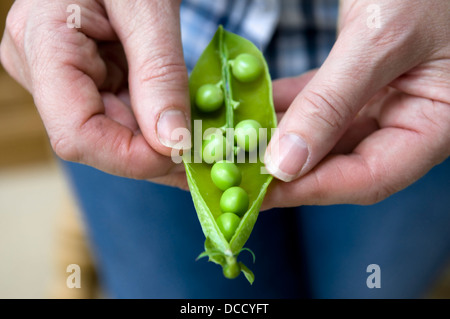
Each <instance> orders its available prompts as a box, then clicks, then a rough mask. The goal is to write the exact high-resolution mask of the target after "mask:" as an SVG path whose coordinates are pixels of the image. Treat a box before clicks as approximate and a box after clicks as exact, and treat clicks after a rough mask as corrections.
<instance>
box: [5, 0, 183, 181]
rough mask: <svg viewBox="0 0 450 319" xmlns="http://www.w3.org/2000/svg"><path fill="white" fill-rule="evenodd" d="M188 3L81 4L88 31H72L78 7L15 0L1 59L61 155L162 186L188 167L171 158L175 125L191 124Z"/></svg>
mask: <svg viewBox="0 0 450 319" xmlns="http://www.w3.org/2000/svg"><path fill="white" fill-rule="evenodd" d="M180 2H181V1H179V0H176V1H172V0H171V1H113V0H104V1H90V0H83V1H78V2H77V3H78V5H79V6H80V8H81V20H80V22H81V25H80V26H81V28H69V27H68V26H67V18H68V17H69V16H70V13H68V12H67V8H68V7H69V5H70V4H72V3H73V1H69V0H62V1H26V0H17V1H15V3H14V5H13V7H12V8H11V11H10V13H9V15H8V18H7V21H6V31H5V34H4V37H3V39H2V43H1V51H0V52H1V61H2V64H3V65H4V67H5V69H6V70H7V71H8V72H9V73H10V74H11V75H12V76H13V77H14V78H15V79H16V80H17V81H18V82H20V83H21V84H22V85H23V86H24V87H25V88H26V89H28V90H29V91H30V93H31V94H32V95H33V97H34V101H35V104H36V107H37V109H38V111H39V113H40V115H41V117H42V120H43V123H44V125H45V127H46V130H47V132H48V135H49V139H50V143H51V145H52V147H53V149H54V151H55V152H56V154H57V155H59V156H60V157H61V158H63V159H65V160H69V161H75V162H80V163H84V164H88V165H91V166H94V167H96V168H98V169H101V170H103V171H106V172H108V173H112V174H116V175H121V176H126V177H131V178H139V179H149V178H154V177H157V180H158V181H159V182H161V181H162V182H164V180H163V179H164V176H167V175H170V173H171V172H174V171H177V170H179V169H180V167H179V166H177V165H175V164H174V163H173V161H172V160H171V158H170V157H169V156H170V154H171V150H172V146H175V144H176V143H178V142H179V141H178V140H173V139H172V137H171V133H172V131H173V129H174V128H177V127H187V125H188V123H189V121H188V116H189V96H188V77H187V71H186V67H185V64H184V59H183V53H182V46H181V35H180V25H179V5H180ZM161 176H163V177H161ZM169 179H170V180H172V179H173V178H172V177H170V178H169ZM181 180H182V179H181ZM172 182H173V181H172ZM169 184H170V182H169Z"/></svg>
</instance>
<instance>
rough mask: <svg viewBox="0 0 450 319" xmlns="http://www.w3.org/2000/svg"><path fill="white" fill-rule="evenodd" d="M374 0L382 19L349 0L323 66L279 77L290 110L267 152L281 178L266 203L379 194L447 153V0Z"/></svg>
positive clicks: (371, 199)
mask: <svg viewBox="0 0 450 319" xmlns="http://www.w3.org/2000/svg"><path fill="white" fill-rule="evenodd" d="M373 3H375V4H377V5H378V8H379V12H380V28H370V27H369V26H368V24H367V22H368V20H367V18H368V16H369V14H368V13H367V6H368V4H367V2H365V1H343V2H342V7H341V12H340V20H339V21H340V25H339V30H340V32H339V36H338V39H337V41H336V43H335V46H334V47H333V49H332V51H331V53H330V55H329V56H328V58H327V59H326V61H325V62H324V64H323V65H322V67H321V68H320V69H318V70H317V71H312V72H309V73H307V74H305V75H303V76H300V77H298V78H292V79H282V80H279V81H276V82H275V83H274V101H275V105H276V108H277V111H279V112H283V111H286V113H285V116H284V117H283V118H282V120H281V122H280V124H279V131H278V133H276V134H275V136H274V137H273V138H272V140H271V142H270V143H269V147H268V149H267V152H266V157H265V162H266V168H267V169H268V171H269V172H271V173H272V174H273V175H274V176H275V177H277V178H278V179H280V180H281V181H278V180H277V181H275V183H273V184H272V187H271V189H270V191H269V193H268V195H267V196H266V199H265V202H264V204H263V208H264V209H267V208H270V207H274V206H278V207H283V206H298V205H313V204H316V205H317V204H318V205H328V204H337V203H353V204H372V203H376V202H378V201H380V200H383V199H385V198H386V197H388V196H390V195H392V194H393V193H395V192H397V191H399V190H401V189H403V188H405V187H407V186H408V185H410V184H412V183H413V182H414V181H416V180H417V179H419V178H420V177H421V176H423V175H424V174H425V173H426V172H427V171H428V170H430V169H431V168H432V167H433V166H434V165H436V164H438V163H440V162H442V161H443V160H445V159H446V158H447V157H448V156H449V155H450V94H449V93H450V71H449V70H450V32H449V29H450V2H449V1H440V0H431V1H430V0H415V1H389V0H380V1H375V2H373ZM276 150H278V155H277V152H276ZM283 181H284V182H283Z"/></svg>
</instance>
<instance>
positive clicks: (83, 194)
mask: <svg viewBox="0 0 450 319" xmlns="http://www.w3.org/2000/svg"><path fill="white" fill-rule="evenodd" d="M63 167H64V168H65V170H66V172H67V176H68V177H69V179H70V181H71V184H72V186H73V190H74V193H75V194H76V197H77V199H78V201H79V204H80V207H81V209H82V212H83V216H84V221H85V223H86V226H87V229H88V237H89V239H90V241H91V244H92V249H93V252H94V256H95V261H96V263H97V267H98V271H99V274H100V281H101V283H102V286H103V289H104V291H105V293H106V295H107V296H108V297H111V298H420V297H423V296H424V293H426V292H427V289H428V288H429V287H430V284H432V283H433V281H434V280H435V279H436V276H437V275H439V272H440V271H441V270H442V269H443V267H444V266H445V265H446V263H447V261H448V259H449V256H450V183H449V178H450V160H447V161H445V162H444V163H442V164H440V165H438V166H436V167H434V168H433V169H432V170H431V171H430V172H429V173H428V174H427V175H426V176H425V177H423V178H422V179H420V180H419V181H417V182H416V183H414V184H413V185H411V186H410V187H408V188H406V189H405V190H402V191H400V192H398V193H396V194H394V195H393V196H391V197H389V198H388V199H386V200H384V201H382V202H380V203H378V204H375V205H371V206H357V205H335V206H302V207H297V208H287V209H272V210H269V211H265V212H262V213H261V214H260V216H259V219H258V221H257V223H256V226H255V228H254V231H253V232H252V234H251V236H250V239H249V241H248V242H247V245H246V247H249V248H250V249H252V251H253V252H254V253H255V255H256V263H255V264H253V263H252V257H251V255H250V254H249V253H246V252H243V253H242V254H241V255H240V257H241V258H242V260H243V261H244V263H245V264H247V265H248V266H249V268H250V269H252V270H253V271H254V273H255V277H256V279H255V282H254V284H253V285H252V286H251V285H249V284H248V282H247V281H246V280H245V278H244V277H243V276H242V275H241V276H239V277H238V278H236V279H234V280H229V279H226V278H224V277H223V275H222V273H221V267H220V266H218V265H215V264H213V263H210V262H207V259H206V258H204V259H200V260H198V261H196V260H195V259H196V257H197V256H198V255H199V254H200V253H201V252H202V251H203V243H204V235H203V233H202V231H201V228H200V223H199V222H198V219H197V216H196V213H195V210H194V207H193V204H192V200H191V197H190V194H189V192H185V191H182V190H179V189H175V188H171V187H167V186H161V185H157V184H153V183H150V182H147V181H138V180H131V179H126V178H121V177H116V176H112V175H108V174H105V173H103V172H100V171H98V170H96V169H94V168H91V167H87V166H84V165H81V164H74V163H68V162H63ZM369 265H376V267H378V268H377V269H376V271H373V270H372V269H371V268H369V269H368V266H369ZM374 276H376V278H375V277H374ZM375 279H376V282H377V283H378V284H379V288H377V287H372V285H370V283H369V284H368V282H372V280H375ZM370 287H372V288H370Z"/></svg>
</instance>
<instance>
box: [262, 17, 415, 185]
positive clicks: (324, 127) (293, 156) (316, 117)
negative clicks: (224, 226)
mask: <svg viewBox="0 0 450 319" xmlns="http://www.w3.org/2000/svg"><path fill="white" fill-rule="evenodd" d="M352 29H353V30H343V31H342V33H341V35H340V36H339V38H338V39H337V41H336V43H335V45H334V47H333V49H332V51H331V52H330V54H329V56H328V58H327V59H326V61H325V62H324V64H323V65H322V67H321V68H320V69H319V70H318V71H317V73H316V74H315V75H314V76H313V78H312V79H311V81H310V82H309V83H308V84H307V85H306V86H305V87H304V88H303V90H301V92H300V93H299V94H298V95H297V96H296V97H295V99H294V100H293V102H292V104H291V105H290V106H289V108H288V110H287V112H286V114H285V116H284V117H283V119H282V121H281V122H280V124H279V127H278V129H277V131H276V132H275V134H274V135H273V137H272V139H271V141H270V143H269V146H268V148H267V151H266V154H265V165H266V168H267V170H268V171H269V172H270V173H271V174H272V175H274V176H275V177H276V178H278V179H281V180H283V181H285V182H290V181H292V180H294V179H296V178H298V177H300V176H302V175H304V174H306V173H307V172H308V171H309V170H311V169H312V168H313V167H314V166H315V165H316V164H317V163H318V162H319V161H320V160H321V159H322V158H323V157H324V156H325V155H327V153H328V152H329V151H330V150H331V149H332V148H333V147H334V146H335V145H336V143H337V142H338V141H339V139H340V138H341V136H342V135H343V134H344V133H345V131H346V130H347V128H348V127H349V125H350V124H351V122H352V121H353V119H354V118H355V116H356V115H357V113H358V111H359V110H360V109H361V108H362V107H363V106H364V105H365V104H366V103H367V102H368V101H369V100H370V98H371V97H372V96H373V95H375V93H376V92H377V91H379V89H381V88H382V87H384V86H386V85H388V84H389V83H390V82H391V81H392V80H394V79H395V78H396V77H398V76H399V75H401V74H402V73H403V72H405V71H406V70H407V69H408V68H410V67H411V65H412V64H413V63H415V62H414V61H412V60H411V58H405V54H403V53H400V54H399V52H408V50H405V46H404V44H405V42H403V41H402V42H395V41H392V42H390V41H388V40H386V39H382V37H383V36H382V35H380V34H382V33H380V32H383V31H384V30H379V31H378V30H376V31H374V32H377V34H375V35H373V36H372V37H371V36H368V35H367V34H366V33H364V34H362V33H361V32H359V34H358V28H357V27H356V28H355V26H353V27H352ZM405 41H406V40H405ZM377 42H378V43H377ZM380 42H383V43H382V45H380V44H379V43H380ZM406 42H407V41H406ZM401 45H403V47H402V49H403V50H398V49H399V46H401Z"/></svg>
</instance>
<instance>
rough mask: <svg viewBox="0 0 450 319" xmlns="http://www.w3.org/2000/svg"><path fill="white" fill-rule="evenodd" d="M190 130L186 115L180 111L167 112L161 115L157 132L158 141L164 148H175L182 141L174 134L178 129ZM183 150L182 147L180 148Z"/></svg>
mask: <svg viewBox="0 0 450 319" xmlns="http://www.w3.org/2000/svg"><path fill="white" fill-rule="evenodd" d="M180 128H181V129H186V130H187V129H188V128H187V117H186V114H185V113H184V112H182V111H180V110H174V109H172V110H167V111H164V112H163V113H161V115H160V117H159V120H158V124H157V125H156V131H157V134H158V139H159V141H160V143H161V144H163V145H164V146H167V147H170V148H175V147H177V144H179V143H180V142H181V141H182V139H181V137H180V135H179V134H173V133H174V131H175V130H176V129H180ZM174 138H175V139H174ZM180 148H181V147H180Z"/></svg>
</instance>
